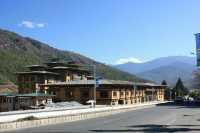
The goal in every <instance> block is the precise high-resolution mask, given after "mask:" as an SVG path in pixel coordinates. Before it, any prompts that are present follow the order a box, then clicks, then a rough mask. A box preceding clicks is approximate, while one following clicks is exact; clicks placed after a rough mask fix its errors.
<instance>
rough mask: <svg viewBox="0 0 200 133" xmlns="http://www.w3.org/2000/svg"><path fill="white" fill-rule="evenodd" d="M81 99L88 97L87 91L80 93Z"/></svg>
mask: <svg viewBox="0 0 200 133" xmlns="http://www.w3.org/2000/svg"><path fill="white" fill-rule="evenodd" d="M81 96H82V97H89V92H88V91H83V92H81Z"/></svg>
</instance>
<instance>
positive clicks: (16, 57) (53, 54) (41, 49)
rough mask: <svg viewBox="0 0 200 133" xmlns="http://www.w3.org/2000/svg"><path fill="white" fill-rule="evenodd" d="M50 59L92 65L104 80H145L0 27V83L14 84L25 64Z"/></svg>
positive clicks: (40, 62) (38, 62)
mask: <svg viewBox="0 0 200 133" xmlns="http://www.w3.org/2000/svg"><path fill="white" fill-rule="evenodd" d="M51 58H60V59H61V60H63V61H66V60H73V61H75V62H77V63H80V64H92V65H94V64H95V65H96V66H97V73H98V75H100V76H102V77H104V78H107V79H114V80H115V79H117V80H129V81H136V82H146V81H147V80H144V79H142V78H139V77H137V76H135V75H133V74H129V73H127V72H123V71H120V70H118V69H116V68H113V67H110V66H107V65H105V64H102V63H100V62H97V61H94V60H92V59H90V58H88V57H85V56H82V55H80V54H78V53H74V52H70V51H63V50H59V49H56V48H53V47H50V46H49V45H47V44H45V43H42V42H40V41H37V40H34V39H31V38H27V37H22V36H20V35H18V34H16V33H14V32H10V31H7V30H2V29H0V83H3V82H13V83H16V77H15V75H14V72H16V71H24V70H25V69H26V68H24V66H26V65H31V64H42V63H44V62H47V61H48V60H49V59H51Z"/></svg>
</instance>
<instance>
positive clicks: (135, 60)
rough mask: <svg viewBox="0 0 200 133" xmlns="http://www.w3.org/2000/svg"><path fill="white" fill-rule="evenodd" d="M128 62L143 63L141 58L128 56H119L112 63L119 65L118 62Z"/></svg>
mask: <svg viewBox="0 0 200 133" xmlns="http://www.w3.org/2000/svg"><path fill="white" fill-rule="evenodd" d="M128 62H132V63H143V62H142V61H141V60H139V59H137V58H134V57H129V58H121V59H119V60H117V61H116V62H115V63H114V64H115V65H119V64H124V63H128Z"/></svg>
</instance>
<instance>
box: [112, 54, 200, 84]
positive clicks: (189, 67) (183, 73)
mask: <svg viewBox="0 0 200 133" xmlns="http://www.w3.org/2000/svg"><path fill="white" fill-rule="evenodd" d="M195 64H196V59H195V57H187V56H169V57H162V58H158V59H155V60H152V61H149V62H145V63H130V62H129V63H125V64H121V65H117V66H115V67H116V68H118V69H120V70H123V71H126V72H129V73H135V74H136V75H137V76H140V77H142V78H146V79H149V80H153V81H155V82H157V83H161V81H162V80H164V79H165V80H166V81H167V82H168V83H169V84H170V85H171V86H173V85H174V84H175V83H176V81H177V79H178V77H181V78H182V80H183V81H191V80H192V78H193V76H194V75H193V72H194V71H195V70H196V69H197V68H196V66H195ZM190 83H192V82H190ZM190 83H187V85H188V86H191V85H190Z"/></svg>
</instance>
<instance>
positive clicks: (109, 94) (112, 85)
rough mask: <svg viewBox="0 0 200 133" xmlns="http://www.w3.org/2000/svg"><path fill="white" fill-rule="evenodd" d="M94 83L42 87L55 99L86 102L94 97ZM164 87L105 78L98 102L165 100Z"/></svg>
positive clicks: (125, 102)
mask: <svg viewBox="0 0 200 133" xmlns="http://www.w3.org/2000/svg"><path fill="white" fill-rule="evenodd" d="M94 85H95V81H94V80H78V81H67V82H57V83H50V84H41V85H40V87H41V89H42V90H43V91H46V92H48V93H49V94H54V95H55V97H54V98H53V101H57V102H58V101H59V102H61V101H78V102H80V103H82V104H85V103H86V102H87V101H88V100H92V99H94V90H95V89H94ZM164 87H165V86H162V85H156V84H152V83H134V82H129V81H118V80H105V79H103V80H100V83H99V87H97V88H96V102H97V104H101V105H105V104H106V105H117V104H135V103H143V102H148V101H164Z"/></svg>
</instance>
